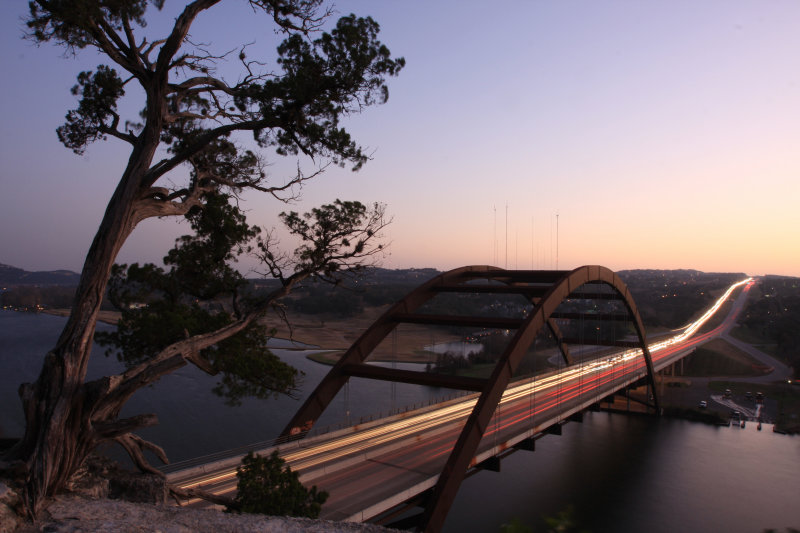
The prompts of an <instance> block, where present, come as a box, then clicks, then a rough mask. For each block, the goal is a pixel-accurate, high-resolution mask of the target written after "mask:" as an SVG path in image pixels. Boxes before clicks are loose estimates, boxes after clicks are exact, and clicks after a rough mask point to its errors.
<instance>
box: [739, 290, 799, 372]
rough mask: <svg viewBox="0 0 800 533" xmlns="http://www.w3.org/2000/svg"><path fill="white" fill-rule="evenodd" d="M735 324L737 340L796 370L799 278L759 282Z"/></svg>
mask: <svg viewBox="0 0 800 533" xmlns="http://www.w3.org/2000/svg"><path fill="white" fill-rule="evenodd" d="M739 324H740V326H741V327H740V328H738V329H737V330H735V332H734V333H735V334H736V335H737V336H738V337H739V338H740V339H742V340H743V341H745V342H748V343H751V344H755V345H758V347H759V348H760V349H762V350H763V351H765V352H767V353H770V354H772V355H774V356H776V357H778V358H780V359H782V360H784V361H785V362H786V364H788V365H789V366H791V367H793V368H794V369H795V370H796V369H798V368H800V278H789V277H782V276H765V277H763V278H761V279H760V281H759V283H758V284H757V285H756V286H755V287H754V288H753V291H752V292H751V294H750V299H749V300H748V302H747V307H746V308H745V310H744V313H743V316H742V318H741V319H740V321H739Z"/></svg>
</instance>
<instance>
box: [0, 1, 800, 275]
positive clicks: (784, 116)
mask: <svg viewBox="0 0 800 533" xmlns="http://www.w3.org/2000/svg"><path fill="white" fill-rule="evenodd" d="M26 4H27V2H22V1H15V2H11V1H9V2H2V5H0V63H1V64H2V67H3V68H2V72H3V76H2V77H1V78H0V89H1V90H2V98H1V99H0V106H1V107H0V116H2V117H3V120H2V121H1V122H0V263H4V264H9V265H13V266H16V267H20V268H24V269H26V270H51V269H61V268H65V269H70V270H74V271H79V270H80V269H81V266H82V263H83V260H84V258H85V255H86V253H87V250H88V248H89V245H90V243H91V240H92V237H93V236H94V232H95V230H96V228H97V225H98V223H99V221H100V219H101V217H102V214H103V211H104V210H105V206H106V202H107V201H108V198H109V197H110V195H111V192H112V191H113V188H114V186H115V185H116V182H117V180H118V179H119V176H120V174H121V171H122V169H123V167H124V165H125V162H126V160H127V156H128V152H127V150H126V148H127V147H126V146H125V145H124V144H123V143H121V142H120V141H116V140H109V141H106V142H100V143H95V144H94V145H92V146H91V147H90V148H89V149H88V150H87V151H86V153H85V155H83V156H76V155H75V154H73V153H72V152H71V151H69V150H68V149H66V148H64V147H63V146H62V145H61V144H59V142H58V140H57V138H56V134H55V129H56V128H57V127H58V126H59V125H60V124H61V123H62V122H63V118H64V115H65V113H66V112H67V111H68V110H69V109H71V108H73V107H75V105H76V101H75V98H74V97H73V96H72V95H71V94H70V91H69V90H70V87H72V86H73V85H74V84H75V77H76V75H77V73H78V72H80V71H81V70H90V69H94V68H95V67H96V65H97V64H99V63H100V62H101V59H102V58H100V57H98V55H97V54H96V53H94V52H93V51H91V50H84V51H82V52H81V53H80V54H79V55H78V56H77V57H75V58H73V57H65V56H64V54H63V51H62V50H60V49H58V48H56V47H54V46H50V45H43V46H40V47H37V46H35V45H34V44H33V43H31V42H30V41H26V40H23V39H22V38H21V37H22V35H23V30H24V24H23V18H24V15H25V10H26ZM180 4H181V2H175V1H169V2H167V6H166V7H165V9H164V11H163V12H160V13H159V12H157V11H154V12H153V13H152V14H151V16H150V17H149V24H148V27H147V29H146V33H147V34H148V35H152V36H154V37H155V36H158V35H163V34H165V33H166V32H167V31H168V28H169V25H170V24H171V21H172V20H173V19H174V16H175V13H176V12H177V10H178V9H179V8H180ZM335 8H336V10H337V11H338V12H339V13H340V14H347V13H350V12H353V13H356V14H357V15H361V16H366V15H370V16H372V17H373V18H374V19H375V20H377V21H378V23H379V24H380V25H381V33H380V37H379V38H380V40H381V41H382V42H384V43H385V44H386V45H387V46H388V47H389V48H390V49H391V51H392V54H393V56H403V57H405V59H406V62H407V65H406V67H405V68H404V69H403V70H402V71H401V73H400V75H399V76H398V77H397V78H392V79H390V80H389V90H390V97H389V101H388V102H387V103H386V104H385V105H382V106H377V107H371V108H368V109H366V110H365V111H364V112H363V113H362V114H360V115H356V116H353V117H349V118H348V119H347V121H346V122H345V124H346V127H347V129H348V130H349V131H350V132H351V133H352V134H353V136H354V138H355V139H356V140H357V141H358V142H359V143H360V144H361V145H362V146H364V147H365V148H366V149H367V150H368V151H369V152H370V153H371V154H372V160H371V161H370V162H368V163H367V164H366V165H365V166H364V167H363V169H361V170H360V171H359V172H356V173H354V172H351V171H350V170H348V169H338V168H332V169H328V170H327V171H326V172H325V173H324V174H323V175H322V176H320V177H318V178H316V179H315V180H313V181H312V182H309V183H308V184H307V185H306V186H305V187H304V189H303V191H302V199H301V201H300V202H298V203H297V204H295V205H293V206H289V208H290V209H293V210H296V211H305V210H308V209H310V208H311V207H314V206H317V205H321V204H323V203H330V202H332V201H333V200H335V199H337V198H340V199H343V200H359V201H361V202H364V203H372V202H381V203H385V204H386V208H387V212H388V213H389V215H390V216H391V217H392V219H393V221H392V223H391V224H390V225H389V226H388V228H387V229H386V231H385V232H384V234H385V242H387V243H388V244H389V248H388V250H389V253H388V255H387V256H386V257H385V258H384V259H383V261H382V265H383V266H384V267H387V268H411V267H433V268H437V269H440V270H447V269H450V268H456V267H459V266H463V265H469V264H490V265H496V266H499V267H507V268H518V269H529V268H536V269H540V268H541V269H550V268H559V269H571V268H575V267H578V266H581V265H585V264H600V265H603V266H606V267H608V268H611V269H612V270H623V269H639V268H646V269H675V268H690V269H697V270H702V271H706V272H744V273H747V274H750V275H760V274H781V275H790V276H800V208H799V206H798V204H800V31H798V28H800V2H797V1H795V0H786V1H777V0H776V1H771V0H752V1H736V0H724V1H722V0H720V1H717V0H707V1H703V2H696V1H681V0H671V1H644V0H642V1H639V0H636V1H634V0H629V1H604V0H596V1H594V0H593V1H590V0H583V1H578V0H564V1H555V0H553V1H526V2H523V1H500V2H492V3H488V2H478V1H440V2H422V1H409V2H398V1H376V0H372V1H366V0H364V1H354V0H353V1H347V0H341V1H339V2H337V3H336V4H335ZM192 39H193V40H194V41H196V42H203V43H206V44H207V45H208V46H209V47H211V48H213V49H214V50H220V51H225V50H231V49H238V47H239V46H240V45H241V44H242V43H252V44H251V45H250V47H249V48H248V56H249V57H256V56H259V57H264V58H265V59H266V60H267V61H271V60H272V59H274V49H275V47H276V45H277V43H278V41H279V37H278V36H276V35H275V34H274V32H273V30H272V27H271V26H270V24H269V21H268V20H267V19H266V18H264V17H256V16H254V15H253V14H252V12H250V11H248V8H247V4H246V2H244V1H243V0H225V1H223V2H222V3H221V5H218V6H215V7H214V8H213V9H212V10H211V11H209V12H208V13H207V14H206V15H205V16H204V17H202V18H200V19H198V21H197V23H196V24H195V26H193V30H192ZM259 54H262V55H259ZM232 76H233V78H235V73H233V74H232ZM129 94H130V96H131V97H132V99H131V102H130V103H126V104H125V105H127V106H128V107H125V106H123V107H122V109H123V111H125V110H127V111H128V113H129V115H128V116H130V117H131V118H135V113H136V111H137V110H138V108H139V107H140V106H139V103H138V101H136V96H137V94H136V93H135V91H129ZM265 155H267V156H268V159H269V160H270V162H271V163H272V165H271V166H270V167H269V173H270V175H271V176H274V177H275V179H276V180H279V179H280V178H281V176H286V175H290V174H292V173H293V172H294V170H295V169H296V165H297V161H295V160H293V159H289V160H285V159H281V158H279V157H277V156H274V155H271V154H265ZM300 163H301V165H303V166H304V168H306V169H308V166H307V165H308V162H303V161H301V162H300ZM243 205H244V207H245V209H246V210H247V212H248V217H249V220H250V221H251V222H252V223H256V224H258V225H261V226H266V227H272V226H275V225H276V224H278V219H277V214H278V213H279V212H280V211H282V210H285V209H287V206H285V205H283V204H280V203H278V202H276V201H274V200H270V199H268V198H264V197H262V196H259V195H255V194H253V195H247V196H246V197H245V203H244V204H243ZM186 229H187V228H186V226H185V225H183V224H181V223H179V222H177V221H174V220H149V221H146V222H144V223H142V224H141V225H140V226H139V227H138V228H137V229H136V231H135V232H134V234H133V235H132V236H131V237H130V238H129V240H128V242H127V243H126V244H125V246H124V247H123V249H122V252H121V253H120V256H119V258H118V261H119V262H134V261H138V262H145V261H151V262H157V263H158V262H160V259H161V258H162V257H163V256H164V255H165V253H166V252H167V250H168V249H169V248H170V247H171V245H172V243H173V242H174V239H175V237H177V236H178V235H180V234H182V233H184V232H186ZM242 268H243V269H245V270H247V269H251V268H256V267H255V266H254V265H252V264H250V263H248V262H247V261H245V262H243V263H242Z"/></svg>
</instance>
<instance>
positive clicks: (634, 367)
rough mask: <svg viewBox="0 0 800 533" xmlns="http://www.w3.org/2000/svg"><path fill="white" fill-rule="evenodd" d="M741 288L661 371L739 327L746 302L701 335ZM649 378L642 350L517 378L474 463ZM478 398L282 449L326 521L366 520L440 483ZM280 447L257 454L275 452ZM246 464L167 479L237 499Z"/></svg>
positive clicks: (687, 333)
mask: <svg viewBox="0 0 800 533" xmlns="http://www.w3.org/2000/svg"><path fill="white" fill-rule="evenodd" d="M747 281H749V283H748V284H747V285H746V286H745V288H744V291H747V290H749V288H750V286H751V285H752V281H751V280H746V281H745V282H747ZM745 282H742V283H741V284H744V283H745ZM737 286H738V285H737ZM735 287H736V286H734V287H731V288H730V289H729V291H728V292H727V293H726V294H725V295H724V296H723V297H721V298H720V299H719V300H718V302H717V304H715V306H714V307H713V308H712V309H710V310H709V312H707V313H706V314H705V315H703V317H701V318H700V319H698V320H697V321H696V322H694V323H693V324H691V325H690V326H688V327H687V328H685V329H684V330H683V331H682V332H681V333H680V334H677V335H675V336H673V337H671V338H668V339H666V340H660V341H658V342H655V343H652V344H650V345H649V349H650V352H651V355H652V358H653V365H654V368H655V369H656V370H659V369H662V368H664V367H666V366H668V365H670V364H672V363H674V362H675V361H677V360H679V359H680V358H682V357H684V356H685V355H686V354H687V353H689V352H690V351H691V350H692V349H694V347H695V346H697V345H698V344H702V343H703V342H707V341H708V340H709V339H710V338H713V337H715V336H718V335H720V334H721V332H723V331H725V330H726V329H727V328H728V327H730V325H731V324H733V323H734V321H735V319H736V316H737V315H738V313H739V312H740V311H741V308H742V306H743V302H744V300H743V299H742V298H738V299H737V300H736V302H735V303H734V306H733V308H732V309H731V311H730V312H729V314H728V316H727V317H726V319H725V320H724V321H723V322H722V323H721V324H720V325H719V326H717V327H715V328H714V329H712V330H711V331H708V332H704V333H699V331H700V329H701V327H702V326H703V325H704V324H705V322H706V321H707V320H708V319H709V318H710V317H711V316H712V315H713V314H714V313H715V312H716V311H717V310H719V308H720V307H721V306H722V303H723V302H724V301H725V300H726V299H727V298H728V296H730V294H731V293H732V291H733V290H734V288H735ZM646 372H647V369H646V365H645V362H644V358H643V357H642V356H641V350H638V349H628V350H624V351H621V352H617V353H616V354H614V355H613V356H603V357H601V358H600V359H597V360H594V361H584V362H582V363H580V364H576V365H573V366H571V367H568V368H565V369H563V370H558V371H553V372H548V373H545V374H539V375H537V376H535V377H534V378H531V379H525V380H522V381H517V382H515V383H514V384H513V385H512V386H510V387H509V388H508V389H507V390H506V392H505V393H504V395H503V399H502V401H501V403H500V405H499V407H498V409H497V410H496V412H495V415H494V416H493V418H492V421H491V423H490V425H489V427H487V428H486V431H485V433H484V437H483V439H482V441H481V444H480V446H479V448H478V451H477V453H476V456H475V458H474V459H473V463H472V464H473V466H475V465H478V464H479V463H481V462H482V461H484V460H486V459H489V458H491V457H494V456H497V455H500V454H503V453H504V452H507V451H508V450H510V449H512V448H513V447H514V446H515V445H517V444H518V443H520V442H521V441H523V440H525V439H528V438H535V437H537V436H540V435H541V434H542V433H543V432H544V431H545V430H547V429H548V428H551V427H555V426H557V425H558V424H559V423H561V422H563V421H565V420H566V419H567V418H568V417H569V416H570V415H572V414H573V413H576V412H579V411H582V410H584V409H586V408H587V407H589V406H591V405H593V404H596V403H598V402H599V401H600V400H602V399H603V398H604V397H606V396H608V395H609V394H612V393H614V392H615V391H618V390H620V389H623V388H625V387H627V386H628V385H630V384H632V383H634V382H636V381H638V380H639V379H640V378H642V377H643V376H644V375H646ZM476 399H477V394H472V395H469V396H465V397H463V398H459V399H457V400H451V401H449V402H445V403H444V404H438V405H436V406H432V407H428V408H424V409H420V410H416V411H410V412H408V413H403V414H402V415H396V416H393V417H389V418H386V419H382V420H379V421H374V422H372V423H369V424H364V425H359V426H354V427H352V428H347V429H344V430H340V431H337V432H334V433H330V434H325V435H318V436H315V437H311V438H306V439H303V440H300V441H294V442H290V443H287V444H285V445H280V446H278V447H277V449H278V450H279V452H280V454H281V456H282V457H283V458H284V459H285V460H286V461H287V463H288V464H289V465H290V466H291V467H292V470H294V471H296V472H298V473H299V474H300V479H301V481H302V482H303V483H304V484H305V485H306V486H311V485H316V486H317V487H318V488H319V489H321V490H325V491H327V492H328V493H329V495H330V496H329V499H328V501H327V502H326V503H325V505H323V507H322V513H321V516H320V518H323V519H328V520H349V521H364V520H368V519H370V518H372V517H374V516H377V515H378V514H380V513H381V512H384V511H386V510H387V509H390V508H392V507H394V506H396V505H398V504H400V503H402V502H404V501H406V500H408V499H410V498H412V497H413V496H415V495H418V494H420V493H422V492H424V491H425V490H427V489H429V488H431V487H433V486H434V485H435V483H436V481H437V479H438V476H439V473H440V472H441V471H442V468H443V466H444V464H445V462H446V461H447V458H448V455H449V453H450V451H451V450H452V448H453V445H454V443H455V441H456V440H457V438H458V435H459V433H460V431H461V428H462V426H463V423H464V421H465V419H466V417H467V416H468V415H469V413H470V412H471V411H472V408H473V405H474V403H475V401H476ZM272 449H274V448H268V449H265V450H261V451H259V453H261V454H268V453H270V452H271V451H272ZM240 460H241V456H236V457H231V458H227V459H224V460H221V461H218V462H216V463H214V464H207V465H200V466H196V467H192V468H188V469H186V470H181V471H178V472H174V473H172V474H169V475H168V481H169V482H170V483H171V484H176V485H178V486H180V487H183V488H189V487H200V488H202V489H204V490H207V491H211V492H214V493H216V494H225V495H233V494H234V492H235V488H236V477H235V468H236V466H238V464H239V463H240ZM191 503H192V504H201V503H200V502H199V501H195V502H191Z"/></svg>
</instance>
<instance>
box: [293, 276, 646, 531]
mask: <svg viewBox="0 0 800 533" xmlns="http://www.w3.org/2000/svg"><path fill="white" fill-rule="evenodd" d="M474 280H488V281H494V282H500V284H499V285H498V284H496V285H469V284H468V282H469V281H474ZM586 284H602V285H606V286H609V287H611V289H613V293H612V294H611V295H612V296H614V297H615V298H617V299H619V300H621V301H622V302H623V304H624V306H625V308H626V310H627V318H628V319H629V320H631V321H632V322H633V324H634V328H635V330H636V334H637V337H638V343H636V345H637V346H639V347H640V348H641V349H642V353H643V355H644V358H645V362H646V365H647V372H648V380H649V383H650V386H651V390H652V391H653V395H654V402H655V407H656V410H658V399H657V397H655V386H654V379H653V376H654V371H653V364H652V359H651V358H650V353H649V351H648V349H647V343H646V337H645V330H644V325H643V324H642V321H641V318H640V316H639V312H638V310H637V308H636V304H635V303H634V301H633V298H632V297H631V295H630V293H629V292H628V288H627V286H626V285H625V284H624V283H623V282H622V280H621V279H620V278H619V276H617V274H615V273H614V272H612V271H611V270H609V269H608V268H605V267H602V266H598V265H589V266H582V267H579V268H576V269H575V270H572V271H558V270H555V271H553V270H544V271H526V270H522V271H520V270H505V269H501V268H497V267H492V266H465V267H461V268H457V269H454V270H451V271H449V272H445V273H443V274H440V275H438V276H436V277H435V278H433V279H431V280H429V281H428V282H426V283H424V284H422V285H420V286H419V287H418V288H416V289H414V290H413V291H411V292H410V293H409V294H408V295H407V296H406V297H405V298H403V299H402V300H400V301H399V302H398V303H396V304H395V305H393V306H392V307H391V308H389V310H387V311H386V312H385V313H384V314H383V315H382V316H381V317H380V318H379V319H378V320H377V321H376V322H375V323H374V324H373V325H372V326H370V327H369V328H368V329H367V330H366V331H365V332H364V333H363V334H362V335H361V336H360V337H359V338H358V340H356V342H355V343H353V345H352V346H351V347H350V348H349V349H348V350H347V351H346V352H345V354H344V355H343V356H342V357H341V358H340V359H339V361H338V362H337V363H336V364H335V365H334V366H333V367H332V368H331V370H330V371H329V372H328V374H327V375H326V376H325V378H323V380H322V381H321V382H320V383H319V385H318V386H317V388H316V389H315V390H314V392H313V393H312V394H311V395H310V396H309V397H308V399H307V400H306V401H305V402H304V404H303V405H302V406H301V407H300V409H299V410H298V412H297V413H296V414H295V416H294V417H293V418H292V420H291V421H290V422H289V424H288V425H287V426H286V428H285V429H284V431H283V433H282V435H281V436H282V437H284V438H293V437H294V438H300V437H301V436H303V435H304V434H305V433H306V432H307V431H308V430H309V429H310V428H311V426H313V424H314V423H315V422H316V420H317V419H318V418H319V416H320V415H321V414H322V412H323V411H324V410H325V409H326V408H327V406H328V405H329V404H330V402H331V401H332V400H333V399H334V397H335V396H336V394H337V393H338V392H339V391H340V390H341V388H342V387H343V386H344V385H345V383H346V382H347V380H348V379H349V378H350V377H351V376H361V377H370V378H376V379H386V380H391V381H399V382H406V383H418V384H424V385H437V386H443V387H451V388H457V389H464V390H471V391H477V392H480V396H479V398H478V401H477V403H476V404H475V407H474V408H473V411H472V413H471V414H470V416H469V417H468V419H467V421H466V423H465V424H464V427H463V428H462V431H461V434H460V436H459V438H458V441H457V443H456V445H455V446H454V447H453V450H452V451H451V454H450V456H449V458H448V461H447V463H446V464H445V467H444V469H443V471H442V473H441V474H440V475H439V479H438V481H437V484H436V486H435V487H434V488H433V494H432V497H431V498H430V499H428V502H429V503H428V506H427V508H426V510H425V514H424V515H423V521H424V522H423V523H424V527H425V530H426V531H439V530H440V529H441V527H442V525H443V524H444V519H445V517H446V515H447V511H448V510H449V508H450V505H451V504H452V502H453V499H454V498H455V495H456V493H457V491H458V487H459V486H460V484H461V481H462V480H463V478H464V476H465V474H466V472H467V470H468V468H469V467H470V466H471V462H472V459H473V457H474V455H475V452H476V450H477V447H478V444H479V443H480V440H481V438H482V437H483V434H484V432H485V431H486V429H487V426H488V424H489V422H490V420H491V417H492V415H493V414H494V411H495V409H496V408H497V405H498V403H499V401H500V399H501V397H502V394H503V392H504V391H505V389H506V387H507V386H508V383H509V382H510V380H511V377H512V376H513V374H514V371H515V370H516V368H517V367H518V365H519V363H520V361H521V359H522V357H523V356H524V354H525V353H526V351H527V350H528V348H529V347H530V345H531V344H532V343H533V341H534V340H535V338H536V335H537V334H538V333H539V331H540V330H542V328H544V327H548V328H549V329H550V331H551V332H552V333H553V335H554V337H555V338H556V340H557V343H558V345H559V348H560V349H561V353H562V355H563V357H564V359H565V361H566V362H567V364H571V358H570V356H569V351H568V348H567V346H566V341H565V339H563V338H562V336H561V333H560V331H559V330H558V327H557V326H556V324H555V322H554V321H553V318H556V317H558V314H557V313H556V309H557V308H558V306H559V305H560V304H561V303H562V302H563V301H564V300H566V299H568V298H569V297H570V295H571V294H573V293H574V292H575V291H576V290H577V289H578V288H580V287H582V286H584V285H586ZM441 292H462V293H470V292H473V293H474V292H493V293H494V292H503V293H513V294H521V295H523V296H525V297H527V298H528V299H529V300H530V301H531V302H532V303H533V304H534V307H533V310H532V311H531V313H530V314H529V315H528V316H527V317H525V318H524V319H522V320H516V321H514V320H509V319H503V318H496V317H495V318H493V317H455V316H452V317H441V316H430V315H419V314H415V312H416V311H417V309H419V308H420V306H422V305H423V304H424V303H425V302H427V301H428V300H430V299H431V298H433V297H434V296H436V295H437V294H440V293H441ZM573 297H579V298H580V297H582V298H605V297H609V293H580V294H578V295H575V296H573ZM403 322H406V323H408V322H411V323H423V324H450V325H459V324H461V325H484V326H486V327H509V328H515V329H516V334H515V335H514V337H513V339H512V340H511V342H510V343H509V344H508V346H507V347H506V349H505V351H504V352H503V354H502V355H501V356H500V358H499V360H498V362H497V363H496V365H495V367H494V370H493V372H492V374H491V376H490V377H489V378H488V379H480V378H459V377H451V376H432V375H430V374H426V373H423V372H414V371H405V370H396V369H390V368H382V367H381V368H378V367H374V366H370V365H366V364H364V362H365V361H366V359H367V357H368V356H369V355H370V354H371V353H372V351H373V350H374V349H375V348H376V347H377V346H378V345H379V344H380V343H381V341H383V339H384V338H386V336H387V335H388V334H389V333H391V331H392V330H393V329H394V328H395V327H397V325H399V324H400V323H403Z"/></svg>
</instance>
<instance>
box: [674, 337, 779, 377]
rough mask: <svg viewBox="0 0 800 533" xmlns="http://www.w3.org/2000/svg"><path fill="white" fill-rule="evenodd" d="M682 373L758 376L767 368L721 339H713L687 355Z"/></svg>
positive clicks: (695, 375)
mask: <svg viewBox="0 0 800 533" xmlns="http://www.w3.org/2000/svg"><path fill="white" fill-rule="evenodd" d="M686 360H687V363H688V364H687V365H686V368H685V371H684V374H685V375H687V376H693V377H713V376H760V375H762V374H764V373H765V371H767V370H768V369H767V368H766V367H764V365H762V364H761V363H760V362H759V361H757V360H756V359H753V358H752V357H750V356H749V355H748V354H746V353H745V352H743V351H741V350H739V349H738V348H736V347H735V346H733V345H732V344H730V343H729V342H727V341H725V340H723V339H714V340H712V341H709V342H707V343H705V344H703V345H702V346H700V347H699V348H697V350H695V352H694V353H693V354H692V355H690V356H689V357H687V359H686Z"/></svg>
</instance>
